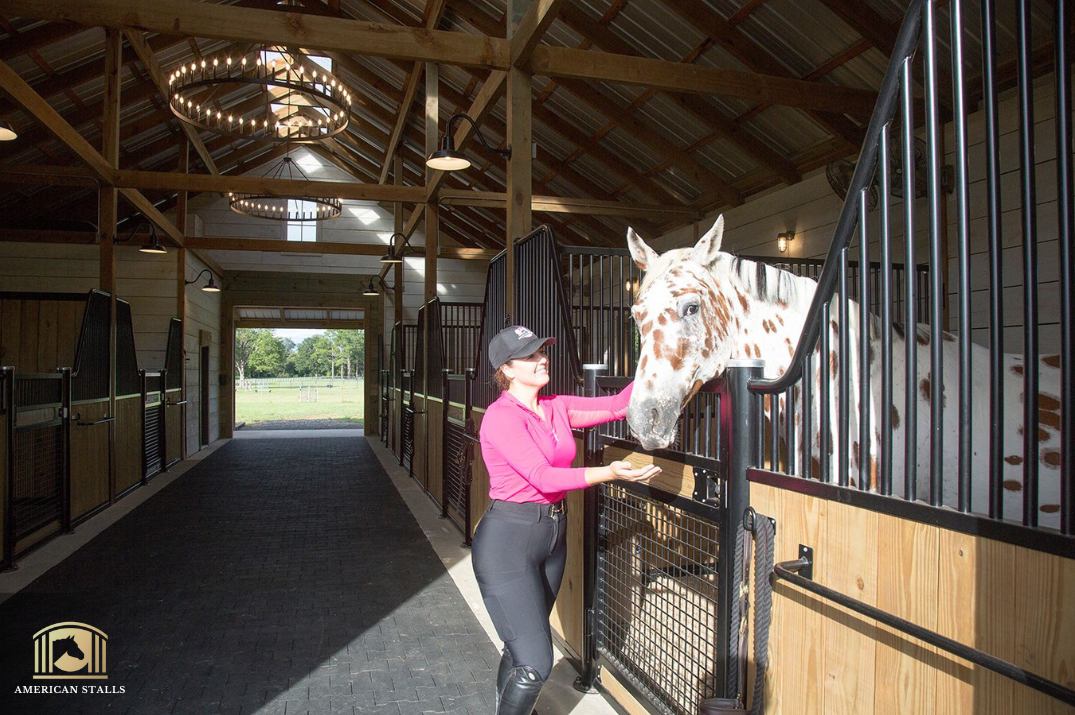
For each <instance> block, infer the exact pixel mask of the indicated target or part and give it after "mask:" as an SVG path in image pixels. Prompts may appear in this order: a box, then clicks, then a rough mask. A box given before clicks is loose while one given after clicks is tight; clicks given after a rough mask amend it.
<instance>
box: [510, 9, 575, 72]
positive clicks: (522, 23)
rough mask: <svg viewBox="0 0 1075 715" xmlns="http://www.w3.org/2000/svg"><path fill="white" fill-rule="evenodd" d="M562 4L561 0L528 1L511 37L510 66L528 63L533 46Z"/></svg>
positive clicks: (535, 45)
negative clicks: (528, 5)
mask: <svg viewBox="0 0 1075 715" xmlns="http://www.w3.org/2000/svg"><path fill="white" fill-rule="evenodd" d="M563 5H564V3H563V0H534V1H533V2H531V3H530V7H528V8H527V9H526V12H525V13H524V14H523V16H522V19H520V20H519V25H518V26H517V27H516V28H515V32H514V34H513V35H512V37H511V66H512V67H516V68H518V69H523V68H525V67H526V66H527V65H529V64H530V57H531V56H532V55H533V54H534V48H535V47H537V44H538V42H540V41H541V38H542V36H543V35H544V34H545V31H546V30H548V29H549V25H551V24H552V22H553V20H555V19H556V16H557V15H558V14H559V13H560V9H561V7H562V6H563Z"/></svg>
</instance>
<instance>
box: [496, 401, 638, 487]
mask: <svg viewBox="0 0 1075 715" xmlns="http://www.w3.org/2000/svg"><path fill="white" fill-rule="evenodd" d="M633 385H634V383H631V384H628V385H627V387H625V388H624V389H623V390H621V391H620V392H619V393H618V394H615V395H609V396H608V397H576V396H574V395H552V396H548V397H544V396H543V397H538V404H540V405H541V409H542V411H543V412H544V413H545V419H542V418H541V417H540V416H539V415H538V414H537V413H536V412H534V411H533V410H531V409H530V408H529V407H527V406H526V405H524V404H523V403H522V402H520V401H519V400H518V399H517V398H516V397H515V396H513V395H512V394H511V393H510V392H507V391H504V392H502V393H500V397H499V398H497V400H496V401H495V402H493V404H491V405H489V407H488V409H486V411H485V417H483V418H482V426H481V432H480V436H481V446H482V458H483V459H484V460H485V468H486V470H487V471H488V472H489V498H490V499H501V500H503V501H513V502H538V503H542V504H554V503H556V502H558V501H560V500H561V499H562V498H563V497H564V493H565V492H568V491H571V490H572V489H582V488H584V487H585V486H587V485H586V477H585V473H586V469H585V468H584V467H572V466H570V465H571V462H572V461H574V459H575V438H574V436H573V435H572V434H571V430H572V429H582V428H584V427H593V426H594V425H599V424H603V423H605V422H611V421H613V420H620V419H623V418H624V417H625V416H626V415H627V404H628V403H629V402H630V401H631V388H632V387H633Z"/></svg>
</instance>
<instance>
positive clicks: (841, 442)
mask: <svg viewBox="0 0 1075 715" xmlns="http://www.w3.org/2000/svg"><path fill="white" fill-rule="evenodd" d="M865 200H866V192H865V191H863V192H862V193H861V194H860V196H859V201H865ZM839 290H840V302H839V306H838V313H837V315H838V316H839V318H838V321H839V323H840V330H839V340H840V349H839V350H838V351H837V354H838V355H839V359H838V360H837V363H836V374H837V375H838V376H839V379H840V383H839V385H838V387H837V395H836V400H837V404H838V405H839V407H838V410H839V412H838V417H839V422H838V423H837V425H836V429H837V430H838V431H837V438H838V439H837V443H836V444H837V448H838V449H839V452H840V461H839V462H838V463H837V465H836V468H837V470H838V474H837V475H836V483H837V484H839V485H840V486H841V487H846V486H847V484H848V480H849V479H850V474H849V470H850V467H849V464H850V454H849V453H848V449H849V447H850V444H849V443H850V442H851V435H850V434H849V433H850V431H851V410H850V402H851V400H850V399H849V398H850V395H851V329H850V328H851V325H850V320H849V318H848V315H849V313H850V311H849V310H848V297H847V291H848V280H847V247H846V246H844V248H842V249H841V250H840V277H839Z"/></svg>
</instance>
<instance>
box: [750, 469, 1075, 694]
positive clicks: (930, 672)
mask: <svg viewBox="0 0 1075 715" xmlns="http://www.w3.org/2000/svg"><path fill="white" fill-rule="evenodd" d="M751 504H752V505H753V506H754V507H755V508H756V509H757V510H758V511H759V512H760V513H763V514H766V515H769V516H773V517H775V518H776V520H777V543H776V556H775V557H776V560H777V561H781V560H786V559H792V558H795V556H796V554H797V549H798V544H800V543H803V544H807V545H811V546H814V548H815V557H814V580H815V581H816V582H817V583H820V584H824V585H826V586H829V587H831V588H834V589H836V590H838V591H841V592H842V593H845V594H847V595H849V596H851V597H853V598H856V599H859V600H862V601H865V602H867V603H870V604H872V605H875V606H877V607H879V608H882V609H884V610H886V611H889V612H890V613H893V614H895V615H897V616H900V617H902V618H906V619H908V620H910V621H913V622H915V623H918V624H919V625H921V626H923V627H926V628H929V629H931V630H936V631H937V632H939V633H941V634H942V635H945V636H948V637H950V638H953V639H955V640H958V641H960V642H962V643H966V644H967V645H971V646H974V647H977V648H980V649H982V650H984V651H986V652H988V653H991V654H993V655H995V656H998V657H1000V658H1003V659H1005V660H1009V661H1011V662H1013V663H1015V664H1016V665H1018V666H1020V667H1023V668H1027V669H1028V670H1031V671H1033V672H1035V673H1037V674H1039V675H1042V676H1044V677H1046V678H1049V679H1051V680H1054V681H1055V682H1058V683H1061V684H1064V685H1065V686H1066V687H1069V688H1071V687H1073V686H1075V674H1073V673H1075V670H1073V666H1075V612H1073V611H1072V609H1071V608H1070V604H1071V597H1072V594H1073V593H1075V559H1072V558H1062V557H1059V556H1052V555H1048V554H1043V553H1040V552H1036V551H1032V550H1030V549H1026V548H1023V547H1019V546H1012V545H1010V544H1005V543H1002V542H998V541H992V540H990V539H986V538H982V537H977V536H972V535H968V534H961V533H958V532H954V531H949V530H947V529H941V528H939V527H935V526H931V525H927V524H919V523H915V522H911V521H908V520H904V519H898V518H896V517H892V516H888V515H885V514H877V513H875V512H871V511H868V510H865V509H860V508H856V507H853V506H849V505H847V504H841V503H838V502H832V501H826V500H822V499H818V498H815V497H808V496H804V495H801V494H797V493H795V492H790V491H787V490H780V489H777V488H775V487H770V486H766V485H760V484H752V485H751ZM770 654H771V671H770V672H771V678H770V681H769V683H768V687H767V692H768V693H769V695H768V698H769V702H768V703H767V707H766V712H772V713H777V712H788V711H789V710H793V711H795V712H801V713H840V712H847V713H861V712H874V713H906V712H960V713H971V712H973V713H976V714H980V713H998V714H999V713H1028V714H1029V713H1061V712H1068V713H1069V712H1071V711H1070V709H1068V708H1066V707H1064V706H1062V705H1061V704H1060V703H1059V702H1058V701H1055V700H1052V699H1051V698H1048V697H1047V696H1045V695H1042V694H1040V693H1038V692H1037V691H1035V690H1031V689H1030V688H1027V687H1025V686H1023V685H1019V684H1017V683H1015V682H1014V681H1011V680H1008V679H1006V678H1004V677H1002V676H1000V675H996V674H994V673H992V672H991V671H988V670H985V669H983V668H979V667H977V666H973V665H972V664H970V663H968V662H966V661H963V660H961V659H959V658H957V657H955V656H952V655H949V654H947V653H944V652H938V651H937V649H935V648H933V647H931V646H928V645H925V644H923V643H921V642H920V641H917V640H915V639H913V638H910V637H907V636H904V635H902V634H900V633H897V632H894V631H892V630H890V629H888V628H887V627H884V626H879V625H878V624H876V623H875V622H873V621H871V620H870V619H866V618H863V617H860V616H858V615H857V614H854V613H852V612H849V611H847V610H845V609H843V608H841V607H839V606H835V605H832V604H829V603H827V602H824V601H822V600H821V599H819V598H817V597H815V596H814V595H812V594H810V593H808V592H805V591H802V590H800V589H798V588H796V587H794V586H791V585H790V584H787V583H783V582H781V583H779V584H778V586H777V587H776V589H775V591H774V595H773V626H772V631H771V636H770Z"/></svg>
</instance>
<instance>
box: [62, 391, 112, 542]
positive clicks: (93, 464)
mask: <svg viewBox="0 0 1075 715" xmlns="http://www.w3.org/2000/svg"><path fill="white" fill-rule="evenodd" d="M108 416H109V411H108V400H107V399H106V400H93V401H87V402H81V403H72V405H71V520H72V521H76V520H78V519H79V518H80V517H82V516H84V515H85V514H88V513H89V512H91V511H93V510H94V509H96V508H98V507H100V506H102V505H106V504H108V500H109V471H108V470H109V461H108V460H109V446H108V432H109V423H108V422H101V421H100V420H104V419H105V418H107V417H108ZM95 423H96V424H95Z"/></svg>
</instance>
